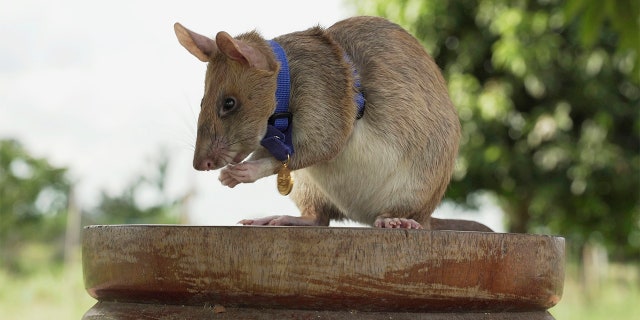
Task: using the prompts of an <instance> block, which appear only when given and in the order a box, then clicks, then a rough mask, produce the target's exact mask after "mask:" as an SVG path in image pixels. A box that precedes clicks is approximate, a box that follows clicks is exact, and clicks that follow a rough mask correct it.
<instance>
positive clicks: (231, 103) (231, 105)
mask: <svg viewBox="0 0 640 320" xmlns="http://www.w3.org/2000/svg"><path fill="white" fill-rule="evenodd" d="M237 105H238V102H237V101H236V99H235V98H232V97H229V98H226V99H224V101H223V102H222V108H220V115H221V116H224V115H226V114H228V113H229V112H231V111H233V110H235V109H236V106H237Z"/></svg>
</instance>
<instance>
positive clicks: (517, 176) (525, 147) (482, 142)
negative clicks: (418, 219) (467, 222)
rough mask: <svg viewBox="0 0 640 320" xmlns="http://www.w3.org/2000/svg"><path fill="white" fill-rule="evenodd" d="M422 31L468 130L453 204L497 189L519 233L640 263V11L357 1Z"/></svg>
mask: <svg viewBox="0 0 640 320" xmlns="http://www.w3.org/2000/svg"><path fill="white" fill-rule="evenodd" d="M356 3H357V4H358V7H359V9H360V11H361V13H363V14H373V15H379V16H385V17H387V18H389V19H391V20H392V21H395V22H397V23H399V24H401V25H402V26H404V27H405V28H407V29H408V30H409V31H410V32H412V33H413V34H414V35H415V36H416V37H417V38H418V39H420V40H421V41H422V43H423V44H424V45H425V47H426V48H427V51H428V52H430V53H431V54H432V56H433V57H434V59H435V60H436V62H437V64H438V65H439V66H440V67H441V68H442V70H443V73H444V75H445V78H446V79H447V80H448V83H449V90H450V95H451V98H452V100H453V102H454V104H455V105H456V106H457V108H458V111H459V115H460V120H461V123H462V127H463V136H462V141H461V150H460V156H459V159H458V163H457V167H456V172H455V173H454V179H453V181H452V184H451V187H450V190H449V192H448V194H447V198H448V199H450V200H453V201H456V202H458V203H469V202H470V200H469V199H472V198H473V197H470V195H472V194H473V193H476V192H483V191H489V192H491V193H492V194H493V195H494V196H495V197H496V199H497V200H498V202H499V204H500V205H501V207H502V208H503V210H504V211H505V213H506V215H507V218H508V225H509V230H510V231H513V232H542V233H557V234H562V235H563V236H565V237H567V238H568V239H569V241H570V243H572V244H577V245H578V246H579V245H580V244H581V243H584V242H585V241H587V240H589V239H591V240H596V241H599V242H603V243H605V244H606V245H607V247H608V249H609V250H610V251H611V252H612V253H613V255H614V256H617V257H636V258H637V257H639V256H640V201H639V199H638V196H639V193H638V192H639V190H640V155H639V153H640V102H639V101H640V88H639V87H638V83H639V81H638V67H639V66H638V64H639V63H638V53H639V52H640V51H639V50H638V43H637V42H638V21H639V19H638V16H639V15H638V5H637V3H634V4H628V3H627V2H626V1H612V2H608V1H570V2H569V3H568V4H569V5H568V6H565V5H564V3H561V2H559V1H555V0H539V1H533V0H529V1H525V0H520V1H507V0H477V1H418V0H398V1H385V0H378V1H356Z"/></svg>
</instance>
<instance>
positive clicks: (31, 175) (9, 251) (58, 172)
mask: <svg viewBox="0 0 640 320" xmlns="http://www.w3.org/2000/svg"><path fill="white" fill-rule="evenodd" d="M66 173H67V169H66V168H57V167H54V166H53V165H51V164H50V163H49V162H48V161H47V160H46V159H41V158H36V157H34V156H32V155H30V154H29V152H28V151H27V150H25V148H24V147H23V146H22V145H21V144H20V143H19V142H17V141H15V140H0V267H5V268H7V269H8V270H9V271H12V272H22V271H23V270H24V269H25V267H24V266H23V265H21V260H20V252H21V249H22V248H24V245H25V244H26V243H28V242H32V241H39V242H51V241H54V240H59V238H60V235H62V234H63V233H64V226H65V225H64V223H65V214H66V208H67V194H68V191H69V185H70V183H69V180H68V179H67V177H66Z"/></svg>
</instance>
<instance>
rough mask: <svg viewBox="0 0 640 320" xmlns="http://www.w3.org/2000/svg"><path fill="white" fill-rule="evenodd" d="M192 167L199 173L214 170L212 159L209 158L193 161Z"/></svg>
mask: <svg viewBox="0 0 640 320" xmlns="http://www.w3.org/2000/svg"><path fill="white" fill-rule="evenodd" d="M193 167H194V168H195V169H196V170H199V171H208V170H213V169H215V164H214V162H213V159H210V158H205V159H203V160H200V161H198V160H196V159H194V161H193Z"/></svg>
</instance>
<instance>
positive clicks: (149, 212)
mask: <svg viewBox="0 0 640 320" xmlns="http://www.w3.org/2000/svg"><path fill="white" fill-rule="evenodd" d="M168 167H169V158H168V155H167V154H166V153H161V155H160V156H159V157H158V160H157V163H156V165H155V166H153V168H154V171H153V172H152V173H151V174H148V175H144V174H141V175H139V176H137V177H135V178H134V179H133V180H132V181H131V182H130V183H129V184H128V186H127V187H125V188H124V190H123V191H122V192H121V193H120V194H118V195H115V196H114V195H110V194H108V193H107V192H105V191H103V192H102V196H101V200H100V203H99V204H98V205H97V206H96V207H95V208H93V209H92V210H89V212H87V214H85V220H86V221H85V224H87V223H91V224H136V223H137V224H139V223H147V224H150V223H163V224H172V223H178V222H179V221H178V220H179V218H180V217H179V215H180V214H179V212H180V206H181V205H182V197H176V198H172V197H171V196H169V195H168V194H167V189H166V186H167V185H166V180H167V169H168Z"/></svg>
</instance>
